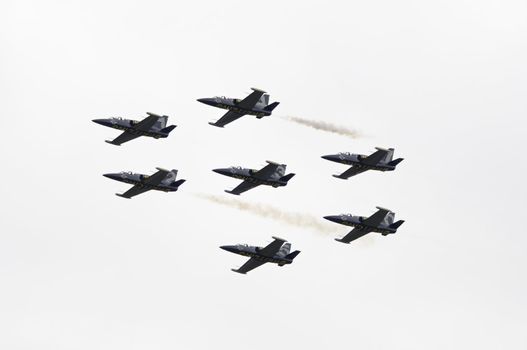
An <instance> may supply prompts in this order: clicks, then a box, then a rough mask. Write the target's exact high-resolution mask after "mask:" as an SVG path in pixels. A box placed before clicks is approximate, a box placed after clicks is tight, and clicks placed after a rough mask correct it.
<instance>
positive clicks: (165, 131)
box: [159, 125, 177, 134]
mask: <svg viewBox="0 0 527 350" xmlns="http://www.w3.org/2000/svg"><path fill="white" fill-rule="evenodd" d="M176 127H177V125H170V126H167V127H166V128H163V129H161V130H159V131H161V132H162V133H165V134H168V133H170V132H171V131H172V130H174V129H175V128H176Z"/></svg>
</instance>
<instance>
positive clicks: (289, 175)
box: [280, 173, 295, 182]
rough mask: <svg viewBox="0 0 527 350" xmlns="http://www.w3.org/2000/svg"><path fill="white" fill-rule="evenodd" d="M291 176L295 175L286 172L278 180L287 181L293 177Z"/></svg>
mask: <svg viewBox="0 0 527 350" xmlns="http://www.w3.org/2000/svg"><path fill="white" fill-rule="evenodd" d="M293 176H295V174H294V173H290V174H287V175H285V176H282V177H281V178H280V181H283V182H287V181H289V180H291V178H293Z"/></svg>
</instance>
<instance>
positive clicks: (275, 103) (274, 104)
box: [264, 102, 280, 112]
mask: <svg viewBox="0 0 527 350" xmlns="http://www.w3.org/2000/svg"><path fill="white" fill-rule="evenodd" d="M279 104H280V102H273V103H271V104H270V105H268V106H266V107H265V108H264V111H266V112H272V111H273V109H275V108H276V106H278V105H279Z"/></svg>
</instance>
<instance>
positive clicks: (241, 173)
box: [213, 168, 287, 187]
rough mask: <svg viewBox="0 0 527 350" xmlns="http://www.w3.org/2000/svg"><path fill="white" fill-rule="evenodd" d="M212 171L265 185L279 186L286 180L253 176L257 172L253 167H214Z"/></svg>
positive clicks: (284, 183) (285, 183)
mask: <svg viewBox="0 0 527 350" xmlns="http://www.w3.org/2000/svg"><path fill="white" fill-rule="evenodd" d="M213 171H214V172H216V173H218V174H221V175H225V176H229V177H233V178H235V179H240V180H244V181H248V182H252V183H256V184H258V185H267V186H273V187H279V186H285V185H287V182H286V181H280V179H279V178H276V179H273V178H266V179H264V178H259V177H256V176H254V174H255V173H256V172H257V170H254V169H246V168H224V169H214V170H213Z"/></svg>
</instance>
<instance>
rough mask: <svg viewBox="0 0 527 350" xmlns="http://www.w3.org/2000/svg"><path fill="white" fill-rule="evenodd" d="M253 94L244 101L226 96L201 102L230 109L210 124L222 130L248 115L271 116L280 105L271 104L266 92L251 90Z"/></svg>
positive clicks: (202, 99) (205, 99)
mask: <svg viewBox="0 0 527 350" xmlns="http://www.w3.org/2000/svg"><path fill="white" fill-rule="evenodd" d="M251 90H253V92H252V93H251V94H250V95H249V96H247V97H246V98H244V99H243V100H240V99H237V98H228V97H225V96H221V97H213V98H200V99H198V101H199V102H201V103H204V104H206V105H209V106H213V107H218V108H223V109H228V110H229V111H228V112H227V113H225V115H223V117H221V118H220V119H219V120H218V121H216V122H214V123H209V124H210V125H214V126H217V127H220V128H223V127H224V126H225V125H227V124H229V123H231V122H233V121H235V120H236V119H238V118H241V117H243V116H244V115H246V114H249V115H254V116H256V118H258V119H261V118H263V117H267V116H270V115H271V113H272V112H273V109H275V108H276V106H278V105H279V104H280V102H273V103H271V104H269V95H268V94H266V93H265V91H262V90H259V89H255V88H251Z"/></svg>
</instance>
